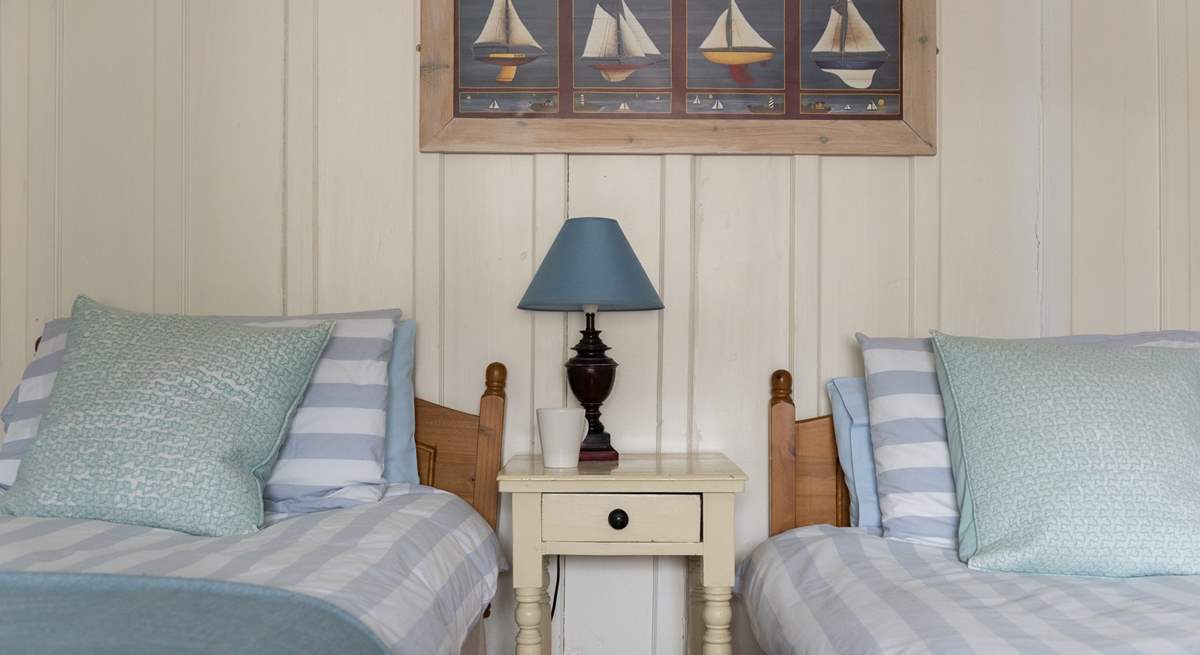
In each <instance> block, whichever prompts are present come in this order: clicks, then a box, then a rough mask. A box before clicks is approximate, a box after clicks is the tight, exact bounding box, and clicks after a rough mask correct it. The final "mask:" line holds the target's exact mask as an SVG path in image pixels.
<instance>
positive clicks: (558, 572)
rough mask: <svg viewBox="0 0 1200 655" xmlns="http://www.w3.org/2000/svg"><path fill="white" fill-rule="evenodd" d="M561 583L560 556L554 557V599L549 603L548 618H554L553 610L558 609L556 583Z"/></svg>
mask: <svg viewBox="0 0 1200 655" xmlns="http://www.w3.org/2000/svg"><path fill="white" fill-rule="evenodd" d="M560 582H562V555H555V556H554V599H553V600H551V601H550V618H554V610H556V609H558V583H560Z"/></svg>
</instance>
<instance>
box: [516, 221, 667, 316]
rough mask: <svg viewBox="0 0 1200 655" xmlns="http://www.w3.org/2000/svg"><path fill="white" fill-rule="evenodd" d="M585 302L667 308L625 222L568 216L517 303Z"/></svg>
mask: <svg viewBox="0 0 1200 655" xmlns="http://www.w3.org/2000/svg"><path fill="white" fill-rule="evenodd" d="M584 305H596V306H598V307H599V308H600V311H602V312H630V311H638V310H645V309H662V308H663V302H662V299H661V298H659V297H658V292H657V291H655V290H654V285H652V284H650V278H648V277H646V271H645V270H644V269H642V264H641V262H639V261H638V258H637V255H635V254H634V252H633V248H632V247H630V245H629V241H628V240H627V239H626V238H625V233H624V232H622V231H621V225H620V224H619V223H617V222H616V221H614V220H613V219H611V218H571V219H567V221H566V222H565V223H563V226H562V229H561V230H559V232H558V236H557V237H555V238H554V244H553V245H551V246H550V251H549V252H547V253H546V258H545V259H544V260H542V265H541V266H539V267H538V270H537V273H535V274H534V276H533V281H532V282H530V283H529V288H528V289H526V290H525V297H523V298H521V303H520V304H519V305H517V306H518V307H520V308H521V309H529V310H533V311H542V312H577V311H580V309H582V308H583V306H584Z"/></svg>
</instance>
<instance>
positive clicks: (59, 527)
mask: <svg viewBox="0 0 1200 655" xmlns="http://www.w3.org/2000/svg"><path fill="white" fill-rule="evenodd" d="M502 557H503V556H502V555H501V553H500V549H499V544H498V542H497V540H496V536H495V534H494V533H493V532H492V530H491V529H490V528H489V526H488V525H487V523H486V522H485V521H484V520H483V518H482V517H480V516H479V514H477V513H476V512H475V511H474V510H473V509H472V508H471V506H470V505H468V504H467V503H465V502H463V501H462V500H460V499H459V498H458V497H457V496H454V495H453V494H449V493H446V492H443V491H439V490H436V489H432V488H429V487H419V486H416V485H409V484H397V485H392V486H390V487H389V488H388V492H387V497H385V498H384V499H383V500H382V501H380V502H378V503H371V504H365V505H359V506H356V507H352V508H347V509H340V510H332V511H328V512H318V513H313V514H306V515H303V516H298V517H295V518H291V519H288V520H285V521H280V522H277V523H274V524H273V525H270V526H268V527H267V528H265V529H263V530H261V531H260V532H258V533H256V534H253V535H247V536H238V537H220V538H214V537H193V536H189V535H185V534H181V533H178V532H172V531H169V530H161V529H155V528H144V527H138V526H132V525H122V524H115V523H103V522H100V521H84V520H70V519H39V518H15V517H0V571H4V572H7V571H30V572H36V571H44V572H63V573H101V574H104V573H111V574H127V575H148V576H167V577H176V578H199V579H207V580H217V581H224V582H234V583H246V584H252V585H263V586H266V587H271V588H274V589H279V590H283V591H288V592H294V593H298V594H303V595H305V596H308V597H310V598H315V599H318V600H320V601H324V602H327V603H331V604H332V605H334V606H336V607H337V608H340V609H341V610H344V611H345V612H347V613H348V614H349V615H351V616H352V617H354V618H355V619H357V620H358V621H360V622H361V623H362V624H363V625H365V626H366V627H367V628H368V629H369V630H370V631H372V632H373V633H374V634H375V635H377V636H378V637H379V639H380V640H381V641H382V642H383V643H384V644H385V645H386V646H387V647H388V648H389V649H390V651H391V652H392V653H394V654H396V655H401V654H404V655H407V654H413V655H417V654H420V655H426V654H437V653H454V654H457V653H459V652H460V650H461V648H462V643H463V640H464V639H465V638H466V636H467V634H468V632H469V631H470V629H471V627H472V626H473V624H474V623H475V622H476V621H477V620H478V619H479V618H480V616H481V615H482V614H483V611H484V609H485V608H486V607H487V604H488V603H490V602H491V600H492V597H493V596H494V595H495V592H496V578H497V575H498V572H499V569H500V567H501V565H502ZM2 621H3V619H2V617H0V626H2ZM0 649H2V646H0Z"/></svg>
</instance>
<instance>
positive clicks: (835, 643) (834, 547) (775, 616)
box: [738, 526, 1200, 655]
mask: <svg viewBox="0 0 1200 655" xmlns="http://www.w3.org/2000/svg"><path fill="white" fill-rule="evenodd" d="M738 589H739V593H740V594H741V595H742V596H743V598H744V600H745V604H746V607H747V609H748V611H749V614H750V617H751V622H752V625H753V629H754V633H755V636H756V637H757V638H758V642H759V644H760V645H761V646H762V647H763V649H764V650H765V651H766V652H767V653H769V654H770V655H782V654H785V653H795V654H805V655H812V654H818V653H847V654H849V653H854V654H869V653H889V654H890V653H914V654H915V653H933V654H946V653H953V654H955V655H958V654H963V655H970V654H972V653H980V654H988V655H991V654H993V653H996V654H1022V655H1024V654H1030V653H1061V654H1072V655H1073V654H1076V653H1083V654H1086V653H1112V654H1126V653H1129V654H1134V655H1137V654H1147V655H1149V654H1155V655H1157V654H1159V653H1162V654H1171V653H1193V654H1194V653H1200V576H1190V577H1179V576H1162V577H1148V578H1127V579H1105V578H1083V577H1065V576H1035V575H1020V574H1011V573H988V572H982V571H973V570H971V569H968V568H967V567H966V565H964V564H963V563H961V562H959V561H958V558H957V555H956V553H955V551H953V550H947V549H942V548H936V547H931V546H921V545H917V544H912V543H906V542H901V541H896V540H891V539H883V538H881V537H878V536H875V535H872V534H869V532H868V531H866V530H863V529H858V528H832V527H829V526H811V527H806V528H799V529H796V530H792V531H790V532H786V533H784V534H781V535H778V536H776V537H774V538H772V539H771V540H769V541H767V542H766V543H764V544H763V545H761V546H759V547H758V548H757V549H756V550H755V551H754V553H753V554H752V555H751V556H750V557H749V558H747V559H746V561H745V562H743V564H742V567H741V569H740V571H739V576H738Z"/></svg>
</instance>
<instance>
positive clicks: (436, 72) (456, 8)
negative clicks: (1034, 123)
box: [420, 0, 937, 155]
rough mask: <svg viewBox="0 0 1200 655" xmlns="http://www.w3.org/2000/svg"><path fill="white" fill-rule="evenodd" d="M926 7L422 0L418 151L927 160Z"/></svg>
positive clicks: (931, 60) (929, 24)
mask: <svg viewBox="0 0 1200 655" xmlns="http://www.w3.org/2000/svg"><path fill="white" fill-rule="evenodd" d="M935 2H936V0H427V1H426V2H423V3H422V17H421V20H422V26H421V35H422V36H421V44H420V50H421V132H420V140H421V149H422V150H424V151H427V152H597V153H605V152H608V153H697V154H702V153H780V154H784V153H787V154H830V155H837V154H861V155H929V154H934V152H936V143H937V140H936V133H935V132H936V123H937V121H936V108H937V102H936V88H935V84H936V68H937V45H936V44H937V39H936V34H935V25H936V7H935Z"/></svg>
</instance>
